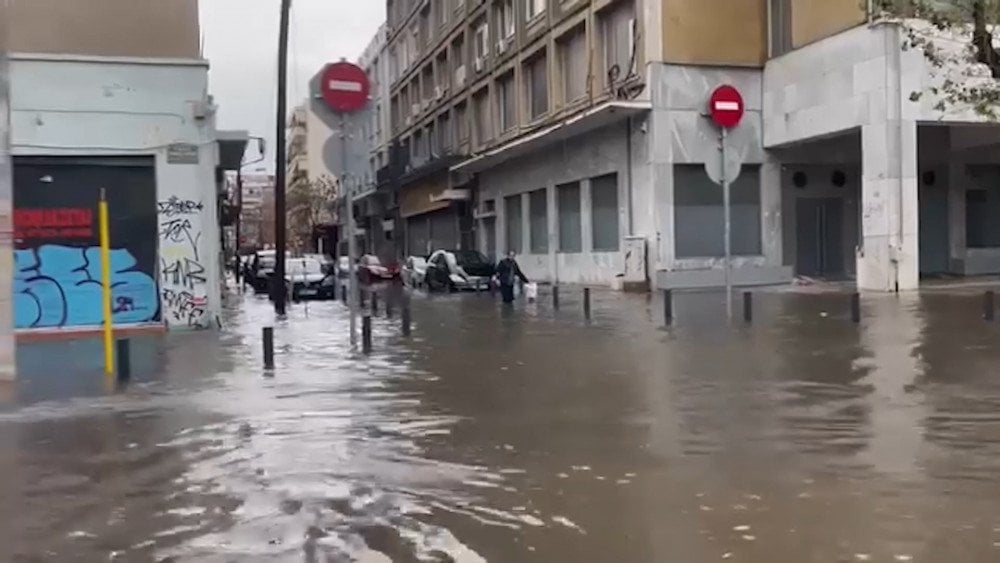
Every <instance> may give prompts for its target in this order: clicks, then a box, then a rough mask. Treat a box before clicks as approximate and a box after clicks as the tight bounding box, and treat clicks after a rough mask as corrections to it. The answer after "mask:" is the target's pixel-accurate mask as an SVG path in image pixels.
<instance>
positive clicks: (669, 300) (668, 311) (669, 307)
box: [663, 289, 674, 326]
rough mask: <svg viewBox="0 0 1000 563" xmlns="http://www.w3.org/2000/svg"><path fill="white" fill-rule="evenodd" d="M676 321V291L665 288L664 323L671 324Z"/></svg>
mask: <svg viewBox="0 0 1000 563" xmlns="http://www.w3.org/2000/svg"><path fill="white" fill-rule="evenodd" d="M673 322H674V292H673V291H671V290H669V289H664V290H663V324H665V325H667V326H670V325H671V324H672V323H673Z"/></svg>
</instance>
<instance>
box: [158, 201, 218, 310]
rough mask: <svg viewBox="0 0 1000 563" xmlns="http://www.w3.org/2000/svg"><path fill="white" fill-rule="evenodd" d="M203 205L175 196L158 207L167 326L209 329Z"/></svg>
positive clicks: (163, 295)
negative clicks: (202, 256) (202, 237)
mask: <svg viewBox="0 0 1000 563" xmlns="http://www.w3.org/2000/svg"><path fill="white" fill-rule="evenodd" d="M203 210H204V205H203V204H202V203H201V202H198V201H194V200H190V199H182V198H179V197H177V196H171V197H169V198H168V199H166V200H162V201H160V202H158V203H157V211H158V213H159V224H160V229H159V237H160V297H161V299H162V306H163V313H164V316H165V318H166V319H167V322H168V323H170V324H172V325H175V326H188V327H195V328H205V327H207V326H208V325H209V324H210V323H211V319H210V318H209V317H208V294H207V290H208V287H207V283H208V277H207V273H206V271H205V266H204V265H203V264H202V262H201V252H200V250H199V246H200V242H201V235H202V233H201V224H202V217H201V215H202V211H203Z"/></svg>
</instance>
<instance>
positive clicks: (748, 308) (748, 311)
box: [743, 291, 753, 323]
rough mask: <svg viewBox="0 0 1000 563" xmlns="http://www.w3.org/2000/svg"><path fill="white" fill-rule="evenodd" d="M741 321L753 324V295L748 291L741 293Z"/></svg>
mask: <svg viewBox="0 0 1000 563" xmlns="http://www.w3.org/2000/svg"><path fill="white" fill-rule="evenodd" d="M743 320H744V321H746V322H747V323H752V322H753V293H750V292H749V291H744V292H743Z"/></svg>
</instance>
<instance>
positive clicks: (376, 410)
mask: <svg viewBox="0 0 1000 563" xmlns="http://www.w3.org/2000/svg"><path fill="white" fill-rule="evenodd" d="M546 296H547V294H546V293H544V292H543V295H542V302H541V303H538V304H530V305H529V304H524V303H518V304H517V306H516V308H515V309H514V310H512V311H507V310H504V309H502V308H501V307H500V305H499V303H498V302H497V301H494V300H493V299H491V298H490V297H488V296H486V295H476V294H469V295H454V296H439V295H435V296H433V297H430V298H427V297H424V296H415V297H414V299H413V319H414V327H413V336H412V337H411V338H410V339H404V338H403V337H401V336H400V335H399V326H398V321H389V320H386V319H385V317H384V315H380V316H379V318H377V319H376V320H375V322H374V331H375V338H374V340H375V352H374V353H373V354H372V355H371V356H370V357H363V356H359V355H354V354H352V353H351V352H350V351H349V346H348V338H347V331H346V326H347V317H346V311H345V309H344V307H343V306H342V305H341V304H340V303H335V302H330V303H311V304H309V306H308V312H307V311H306V310H305V309H306V308H305V307H304V306H302V305H297V306H295V307H294V308H293V310H292V312H291V314H290V318H289V319H288V321H286V322H283V323H278V324H276V325H275V340H276V349H277V358H276V361H277V369H276V370H275V372H274V373H273V374H266V373H264V371H263V369H262V362H261V352H260V327H261V326H264V325H267V324H271V323H272V322H273V320H272V319H273V312H272V309H271V308H270V305H269V304H268V303H267V302H266V301H263V300H259V299H256V298H254V297H252V296H248V297H246V299H245V301H243V302H242V303H234V304H233V308H232V310H231V311H230V317H229V318H227V319H226V322H225V324H226V330H225V331H223V332H222V333H220V334H213V333H198V334H177V335H171V336H169V337H167V338H165V339H163V340H162V341H160V340H158V339H149V340H148V341H142V342H137V343H136V345H135V348H134V351H133V357H134V358H135V361H136V367H135V378H134V381H133V382H132V383H131V385H129V386H128V387H127V388H126V389H124V390H122V391H121V392H117V393H108V392H106V390H104V389H103V388H102V380H101V376H100V347H99V345H98V344H97V343H93V342H84V343H75V344H73V345H72V347H71V349H72V353H70V354H66V350H67V349H70V348H67V347H68V346H71V345H68V344H66V343H59V344H58V345H55V344H46V345H41V344H33V345H25V346H23V347H22V349H21V350H20V351H19V354H20V356H21V357H20V360H21V364H22V365H23V366H25V367H24V368H22V369H23V371H25V375H24V377H23V378H22V379H21V380H20V381H19V382H18V383H17V384H16V385H14V386H9V387H5V388H2V393H3V394H2V399H3V400H4V403H3V406H2V408H0V425H2V428H0V474H2V475H3V476H4V479H3V484H2V485H0V512H2V514H0V521H2V524H0V545H3V546H5V547H4V551H6V552H7V553H8V554H9V557H8V558H7V559H9V560H13V561H106V560H109V558H111V559H112V560H121V561H129V562H133V561H162V560H168V561H208V562H215V561H219V562H223V561H226V562H228V561H241V562H242V561H307V562H312V561H315V562H321V561H400V562H410V561H461V562H465V561H471V562H475V561H524V562H530V561H538V562H553V561H595V562H597V561H602V562H603V561H666V562H669V561H678V562H681V561H683V562H701V561H722V560H728V561H743V562H761V563H770V562H786V561H787V562H817V563H818V562H848V561H928V562H942V561H961V562H987V561H997V560H1000V489H998V488H997V487H996V475H997V474H998V471H1000V376H998V370H997V366H998V365H1000V325H998V324H987V323H984V322H983V321H982V320H981V318H980V300H979V296H978V295H977V294H975V293H968V294H962V293H925V294H923V295H920V296H918V295H912V296H902V297H897V296H877V297H871V298H866V299H865V300H864V301H863V310H864V320H863V321H862V323H861V324H860V325H855V324H853V323H851V321H850V318H849V316H850V314H849V310H848V305H847V300H846V298H845V296H843V295H838V294H799V293H763V294H760V295H758V296H757V299H756V302H755V323H754V325H753V326H752V327H746V326H744V325H743V324H742V323H736V325H734V326H733V327H729V326H727V325H726V323H725V321H724V311H723V305H722V301H723V299H722V296H721V295H719V294H714V293H695V294H681V295H678V296H676V305H675V310H676V316H677V319H678V320H677V323H676V326H674V327H672V328H670V329H669V330H668V329H664V328H663V327H662V326H661V325H662V322H661V321H662V318H661V311H662V304H661V303H660V301H659V298H658V297H653V298H651V299H650V298H647V297H646V296H633V295H619V294H612V293H595V296H594V316H593V319H592V320H591V321H590V322H586V321H585V320H584V319H583V315H582V312H581V309H582V308H581V305H580V295H579V293H577V292H571V291H568V290H564V292H563V295H562V308H561V310H560V311H558V312H556V311H553V310H552V308H551V306H550V305H549V303H548V302H547V301H546ZM235 300H236V298H234V301H235ZM397 317H398V315H397ZM60 354H64V355H62V356H60ZM56 358H58V360H56ZM60 366H61V367H60ZM115 558H117V559H115Z"/></svg>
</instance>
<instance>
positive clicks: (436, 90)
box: [434, 86, 444, 100]
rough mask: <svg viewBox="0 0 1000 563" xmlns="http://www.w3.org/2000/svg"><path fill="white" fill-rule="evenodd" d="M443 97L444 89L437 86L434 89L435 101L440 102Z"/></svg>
mask: <svg viewBox="0 0 1000 563" xmlns="http://www.w3.org/2000/svg"><path fill="white" fill-rule="evenodd" d="M443 97H444V88H442V87H440V86H435V87H434V99H435V100H440V99H441V98H443Z"/></svg>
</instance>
